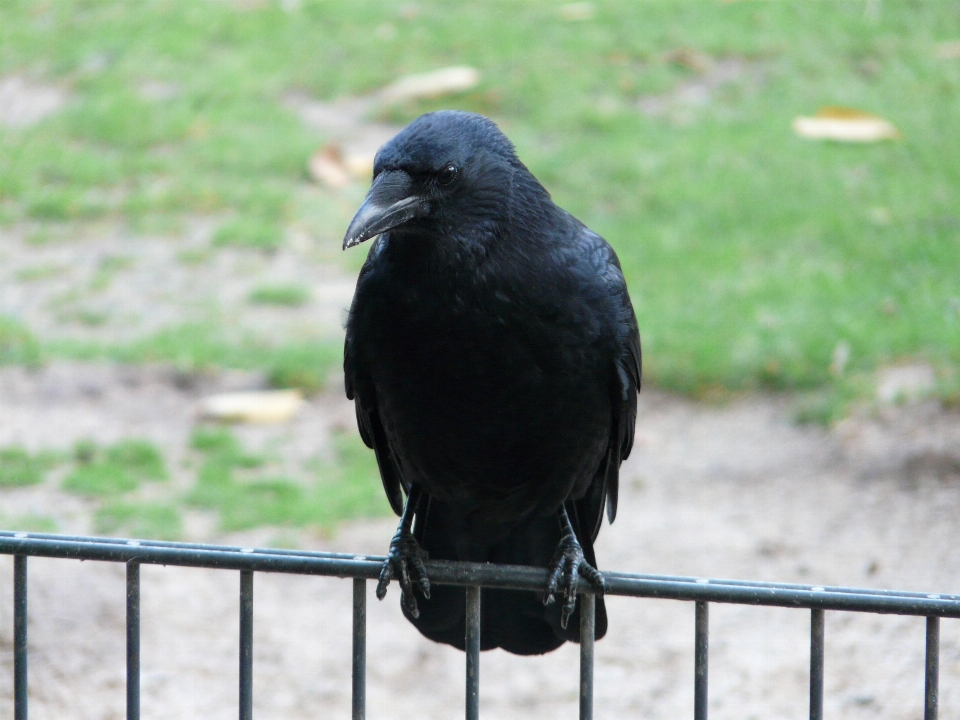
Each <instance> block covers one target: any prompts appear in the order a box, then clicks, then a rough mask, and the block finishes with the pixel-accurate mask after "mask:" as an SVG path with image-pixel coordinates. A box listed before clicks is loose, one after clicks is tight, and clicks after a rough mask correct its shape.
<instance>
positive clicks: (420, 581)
mask: <svg viewBox="0 0 960 720" xmlns="http://www.w3.org/2000/svg"><path fill="white" fill-rule="evenodd" d="M419 502H420V488H418V487H416V486H412V487H411V488H410V493H409V494H408V495H407V504H406V506H405V507H404V508H403V515H402V516H401V517H400V526H399V527H398V528H397V534H396V535H394V536H393V540H391V541H390V552H389V553H388V554H387V560H386V562H384V563H383V568H382V569H381V570H380V581H379V582H378V583H377V598H378V599H380V600H383V598H384V597H385V596H386V594H387V586H388V585H389V584H390V580H391V579H392V578H393V577H394V575H396V577H397V580H398V581H399V582H400V593H401V597H400V602H401V604H402V605H403V607H404V608H406V609H407V612H409V613H410V614H411V615H412V616H413V617H415V618H416V617H420V610H419V609H418V608H417V599H416V597H414V595H413V585H414V583H416V585H417V587H419V588H420V592H422V593H423V596H424V597H425V598H427V599H429V598H430V578H428V577H427V569H426V567H424V565H423V559H424V558H425V557H426V553H425V552H424V551H423V550H422V549H421V548H420V544H419V543H418V542H417V539H416V538H415V537H414V536H413V533H412V532H410V526H411V525H412V524H413V513H414V512H415V511H416V509H417V505H418V504H419ZM411 578H412V580H411Z"/></svg>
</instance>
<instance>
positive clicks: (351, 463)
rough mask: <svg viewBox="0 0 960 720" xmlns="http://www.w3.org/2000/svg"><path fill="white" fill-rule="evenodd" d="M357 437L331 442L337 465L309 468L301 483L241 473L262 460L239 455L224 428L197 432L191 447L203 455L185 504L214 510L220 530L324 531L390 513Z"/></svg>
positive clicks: (369, 457)
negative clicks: (310, 474) (272, 527)
mask: <svg viewBox="0 0 960 720" xmlns="http://www.w3.org/2000/svg"><path fill="white" fill-rule="evenodd" d="M361 445H362V441H361V440H360V438H359V436H356V437H354V436H350V438H349V439H347V437H346V436H338V437H337V438H336V461H335V462H334V463H332V464H325V463H321V464H317V465H315V466H314V468H313V469H314V475H315V479H314V481H313V482H312V483H309V484H304V483H299V482H295V481H293V480H289V479H285V478H277V477H270V476H263V475H260V474H254V475H253V476H251V475H250V474H249V472H248V473H244V472H243V471H244V470H249V469H250V468H256V467H259V465H260V464H261V463H262V462H263V459H262V458H260V457H258V456H251V455H248V454H246V453H244V452H243V450H242V449H241V447H240V445H239V443H238V442H237V440H236V438H235V437H234V436H233V435H232V433H230V431H229V430H226V429H214V430H210V429H198V430H197V431H196V432H195V433H194V435H193V438H192V440H191V446H192V447H193V448H194V449H195V450H197V451H198V452H200V453H201V454H202V455H203V462H202V465H201V468H200V471H199V472H198V474H197V482H196V485H195V486H194V489H193V490H192V492H191V493H190V495H189V496H188V497H187V502H188V503H190V504H192V505H194V506H196V507H198V508H203V509H207V510H214V511H216V512H217V514H218V516H219V519H220V528H221V530H223V531H225V532H231V531H237V530H246V529H249V528H253V527H257V526H261V525H277V526H289V527H305V526H309V527H320V528H329V527H332V526H334V525H335V524H336V523H337V522H340V521H342V520H347V519H350V518H355V517H369V516H371V515H381V514H385V513H387V512H389V509H390V508H389V505H388V504H387V501H386V499H385V498H384V496H383V490H382V488H381V485H380V475H379V472H378V471H377V466H376V461H375V460H374V459H373V457H372V454H371V453H370V452H369V451H368V450H367V449H366V448H365V447H362V448H361Z"/></svg>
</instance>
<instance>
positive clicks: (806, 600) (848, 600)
mask: <svg viewBox="0 0 960 720" xmlns="http://www.w3.org/2000/svg"><path fill="white" fill-rule="evenodd" d="M0 554H6V555H27V556H37V557H48V558H63V559H75V560H100V561H107V562H129V561H131V560H133V561H137V562H140V563H144V564H152V565H180V566H187V567H206V568H217V569H228V570H256V571H260V572H281V573H296V574H303V575H326V576H332V577H352V578H366V579H376V578H377V577H378V576H379V574H380V568H381V566H382V564H383V561H384V559H385V558H384V557H383V556H379V555H351V554H347V553H333V552H321V551H306V550H277V549H272V548H250V547H236V546H230V545H204V544H200V543H178V542H167V541H160V540H127V539H122V538H101V537H83V536H75V535H54V534H49V533H25V532H13V531H5V530H0ZM426 565H427V570H428V573H429V575H430V580H431V582H432V583H437V584H441V585H461V586H482V587H489V588H503V589H513V590H534V591H540V590H542V589H543V587H544V586H545V585H546V581H547V571H546V570H545V569H543V568H537V567H530V566H519V565H493V564H489V563H463V562H450V561H445V560H430V561H428V562H427V563H426ZM603 577H604V581H605V584H606V594H608V595H625V596H631V597H648V598H662V599H670V600H694V601H696V600H699V601H706V602H722V603H738V604H746V605H769V606H777V607H791V608H811V609H814V608H815V609H823V610H848V611H853V612H873V613H889V614H897V615H924V616H940V617H957V618H960V595H950V594H935V593H922V592H905V591H897V590H879V589H872V588H849V587H830V586H819V585H799V584H796V583H768V582H758V581H748V580H723V579H713V578H697V577H685V576H679V575H647V574H636V573H621V572H604V573H603Z"/></svg>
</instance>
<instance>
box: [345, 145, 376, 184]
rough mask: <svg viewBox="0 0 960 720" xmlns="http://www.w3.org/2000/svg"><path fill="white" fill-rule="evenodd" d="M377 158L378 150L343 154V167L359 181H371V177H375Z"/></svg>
mask: <svg viewBox="0 0 960 720" xmlns="http://www.w3.org/2000/svg"><path fill="white" fill-rule="evenodd" d="M376 157H377V151H376V150H371V151H369V152H363V151H362V150H354V151H350V152H345V153H344V154H343V167H345V168H346V170H347V172H348V173H350V174H351V175H353V177H355V178H357V179H358V180H369V179H370V176H371V175H373V161H374V159H375V158H376Z"/></svg>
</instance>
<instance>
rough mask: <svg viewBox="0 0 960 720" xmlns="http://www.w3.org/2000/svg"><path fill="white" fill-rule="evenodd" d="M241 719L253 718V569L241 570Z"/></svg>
mask: <svg viewBox="0 0 960 720" xmlns="http://www.w3.org/2000/svg"><path fill="white" fill-rule="evenodd" d="M240 720H253V570H241V571H240Z"/></svg>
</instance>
